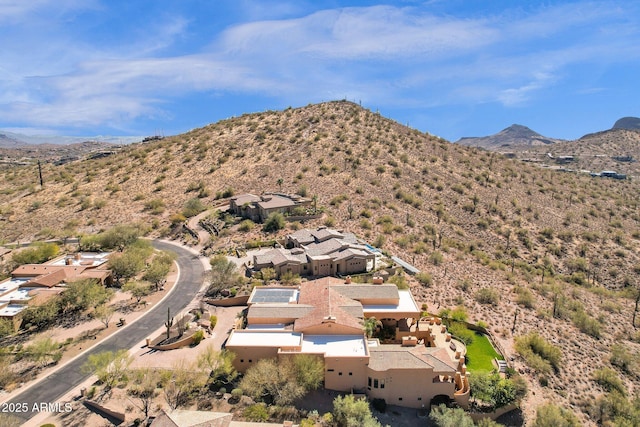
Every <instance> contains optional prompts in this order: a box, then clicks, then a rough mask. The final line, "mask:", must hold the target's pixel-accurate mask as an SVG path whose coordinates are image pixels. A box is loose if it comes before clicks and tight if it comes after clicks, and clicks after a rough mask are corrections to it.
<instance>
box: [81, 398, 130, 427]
mask: <svg viewBox="0 0 640 427" xmlns="http://www.w3.org/2000/svg"><path fill="white" fill-rule="evenodd" d="M83 403H84V405H85V406H86V407H88V408H89V409H92V410H94V411H96V412H98V413H99V414H100V415H106V416H107V417H108V418H113V419H114V420H118V421H120V422H121V423H124V419H125V414H124V413H122V412H116V411H113V410H111V409H109V408H105V407H104V406H102V405H101V404H99V403H97V402H94V401H93V400H85V401H84V402H83Z"/></svg>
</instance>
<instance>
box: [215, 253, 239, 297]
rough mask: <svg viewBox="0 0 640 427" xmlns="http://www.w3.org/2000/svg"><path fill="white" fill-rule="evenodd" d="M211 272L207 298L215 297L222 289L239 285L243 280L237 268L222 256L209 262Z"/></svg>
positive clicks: (217, 256)
mask: <svg viewBox="0 0 640 427" xmlns="http://www.w3.org/2000/svg"><path fill="white" fill-rule="evenodd" d="M209 264H210V265H211V270H210V272H209V282H210V283H209V287H208V288H207V295H208V296H215V295H217V294H218V292H220V291H221V290H222V289H225V288H230V287H233V286H238V285H241V284H242V283H243V282H244V278H243V277H242V276H241V275H240V273H238V268H237V266H236V265H235V263H234V262H233V261H229V260H228V259H227V257H225V256H224V255H216V256H214V257H213V258H211V259H210V260H209Z"/></svg>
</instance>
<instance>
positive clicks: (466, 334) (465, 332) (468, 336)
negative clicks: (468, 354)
mask: <svg viewBox="0 0 640 427" xmlns="http://www.w3.org/2000/svg"><path fill="white" fill-rule="evenodd" d="M448 330H449V332H450V333H451V335H453V336H454V337H455V338H457V339H459V340H460V341H462V342H463V343H464V344H465V345H469V344H471V343H472V342H473V340H474V339H475V336H476V334H475V332H473V331H471V330H469V329H468V328H467V327H466V326H465V325H464V324H462V323H458V322H453V323H451V325H449V328H448Z"/></svg>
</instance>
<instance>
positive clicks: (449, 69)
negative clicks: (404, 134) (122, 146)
mask: <svg viewBox="0 0 640 427" xmlns="http://www.w3.org/2000/svg"><path fill="white" fill-rule="evenodd" d="M639 77H640V2H638V1H637V0H629V1H554V0H547V1H535V0H534V1H517V0H510V1H507V0H491V1H487V0H431V1H412V0H398V1H388V2H384V3H381V2H375V1H340V0H135V1H131V0H28V1H25V0H0V129H2V130H5V131H10V132H17V133H24V134H30V135H34V134H35V135H38V134H40V135H42V134H52V135H54V134H55V135H82V136H85V135H112V136H119V135H175V134H180V133H183V132H186V131H189V130H191V129H194V128H198V127H202V126H205V125H207V124H209V123H214V122H217V121H219V120H222V119H226V118H229V117H232V116H239V115H242V114H244V113H253V112H260V111H265V110H282V109H285V108H287V107H290V106H291V107H294V108H295V107H302V106H305V105H307V104H312V103H318V102H324V101H331V100H339V99H347V100H350V101H354V102H356V103H360V104H361V105H362V106H363V107H365V108H368V109H370V110H372V111H378V112H380V114H382V115H383V116H385V117H389V118H391V119H393V120H396V121H398V122H400V123H402V124H405V125H408V126H410V127H412V128H415V129H418V130H420V131H423V132H428V133H430V134H434V135H438V136H441V137H443V138H445V139H447V140H450V141H456V140H458V139H459V138H461V137H463V136H485V135H490V134H494V133H497V132H499V131H500V130H502V129H504V128H506V127H508V126H510V125H511V124H514V123H517V124H521V125H525V126H528V127H530V128H531V129H533V130H535V131H537V132H539V133H541V134H543V135H545V136H548V137H553V138H563V139H577V138H579V137H581V136H583V135H585V134H587V133H591V132H597V131H601V130H605V129H609V128H611V127H612V126H613V124H614V122H615V121H616V120H617V119H619V118H621V117H625V116H636V117H637V116H640V82H639Z"/></svg>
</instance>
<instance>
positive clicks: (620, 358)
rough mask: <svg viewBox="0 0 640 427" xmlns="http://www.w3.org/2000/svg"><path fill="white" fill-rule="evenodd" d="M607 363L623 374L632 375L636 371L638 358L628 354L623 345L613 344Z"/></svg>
mask: <svg viewBox="0 0 640 427" xmlns="http://www.w3.org/2000/svg"><path fill="white" fill-rule="evenodd" d="M609 362H611V364H612V365H613V366H617V367H618V368H620V369H622V370H623V371H624V372H626V373H628V374H632V373H634V372H635V371H636V367H637V363H638V357H637V356H636V355H634V354H632V353H631V352H629V351H628V350H627V347H626V346H625V345H624V344H613V345H612V346H611V355H610V356H609Z"/></svg>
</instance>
